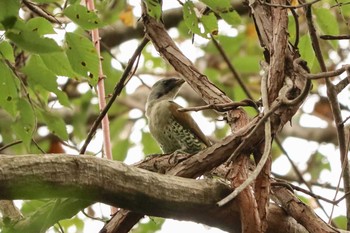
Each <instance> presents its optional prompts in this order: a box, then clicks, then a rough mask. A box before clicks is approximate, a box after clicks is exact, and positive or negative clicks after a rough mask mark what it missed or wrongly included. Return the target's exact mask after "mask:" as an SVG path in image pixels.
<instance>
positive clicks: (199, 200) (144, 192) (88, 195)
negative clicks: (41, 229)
mask: <svg viewBox="0 0 350 233" xmlns="http://www.w3.org/2000/svg"><path fill="white" fill-rule="evenodd" d="M33 190H34V191H33ZM38 190H40V191H38ZM228 192H230V189H229V188H228V186H227V185H225V184H223V183H220V182H218V181H212V180H192V179H184V178H180V177H174V176H167V175H161V174H157V173H153V172H149V171H145V170H142V169H138V168H134V167H129V166H127V165H125V164H123V163H120V162H115V161H109V160H104V159H99V158H96V157H91V156H72V155H64V154H58V155H24V156H17V155H16V156H8V155H1V157H0V198H3V199H33V198H35V199H37V198H63V197H69V198H70V199H67V200H71V198H79V199H80V201H77V202H75V203H76V204H75V205H79V203H82V205H81V207H82V208H84V206H86V205H88V204H89V203H92V202H103V203H106V204H110V205H115V206H120V207H123V208H128V209H131V210H133V211H136V212H142V213H146V214H148V215H154V216H162V217H171V218H176V219H183V220H192V221H196V222H201V223H205V224H207V225H211V226H216V227H219V228H221V229H224V230H228V231H230V232H240V224H239V215H238V208H237V209H233V208H234V207H235V206H237V204H234V203H235V200H234V201H233V205H231V206H230V208H229V209H228V208H226V209H225V208H224V207H223V208H218V207H217V206H216V205H215V203H216V202H217V201H218V200H220V199H221V198H223V197H224V196H225V195H227V193H228ZM67 203H69V202H67ZM63 206H66V205H63ZM270 208H271V213H270V215H269V216H268V223H269V224H268V225H269V229H268V231H267V232H275V233H279V232H287V233H289V232H305V231H304V230H303V228H302V227H301V226H300V225H298V224H296V222H295V220H293V219H292V218H290V217H288V216H287V215H285V214H284V213H283V211H282V212H281V210H280V209H279V207H277V206H275V205H272V206H271V207H270ZM228 214H229V215H228ZM299 214H300V215H298V216H301V215H302V213H299ZM276 219H278V221H276ZM22 224H23V223H22Z"/></svg>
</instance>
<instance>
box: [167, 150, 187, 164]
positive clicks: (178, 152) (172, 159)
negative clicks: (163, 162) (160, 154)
mask: <svg viewBox="0 0 350 233" xmlns="http://www.w3.org/2000/svg"><path fill="white" fill-rule="evenodd" d="M188 154H189V153H187V152H185V151H183V150H182V149H178V150H176V151H174V152H173V153H172V154H171V155H170V157H169V159H168V163H169V164H177V163H178V162H179V159H178V157H179V156H180V155H188Z"/></svg>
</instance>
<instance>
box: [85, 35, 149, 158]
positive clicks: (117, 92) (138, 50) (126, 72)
mask: <svg viewBox="0 0 350 233" xmlns="http://www.w3.org/2000/svg"><path fill="white" fill-rule="evenodd" d="M148 42H149V39H147V38H146V37H144V38H143V40H142V42H141V44H140V45H139V46H138V47H137V48H136V50H135V52H134V54H133V55H132V57H131V58H130V60H129V63H128V65H127V67H126V68H125V70H124V73H123V75H122V77H121V78H120V81H119V82H118V83H117V85H116V86H115V87H114V90H113V94H112V96H111V98H110V99H109V101H108V103H107V105H106V107H105V108H104V109H103V110H102V111H101V113H100V115H99V116H98V117H97V118H96V120H95V121H94V123H93V124H92V126H91V129H90V131H89V133H88V136H87V137H86V140H85V142H84V145H83V146H82V148H81V149H80V154H84V153H85V151H86V148H87V146H88V145H89V143H90V141H91V140H92V138H93V136H94V134H95V132H96V130H97V128H98V126H99V125H100V123H101V121H102V119H103V117H104V116H105V115H106V114H107V112H108V110H109V109H110V107H111V106H112V104H113V102H114V100H115V99H116V98H117V96H119V95H120V93H121V91H122V90H123V88H124V86H125V81H126V80H127V78H128V77H129V75H130V71H131V69H132V67H133V65H134V63H135V60H136V59H137V57H138V56H140V54H141V52H142V50H143V48H144V47H145V46H146V44H147V43H148Z"/></svg>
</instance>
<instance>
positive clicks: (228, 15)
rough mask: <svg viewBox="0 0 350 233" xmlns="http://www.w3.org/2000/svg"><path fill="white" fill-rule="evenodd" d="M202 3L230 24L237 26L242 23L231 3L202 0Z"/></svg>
mask: <svg viewBox="0 0 350 233" xmlns="http://www.w3.org/2000/svg"><path fill="white" fill-rule="evenodd" d="M201 2H203V3H205V4H206V5H207V6H208V7H209V8H210V9H211V10H212V11H214V12H215V13H216V14H218V15H220V16H221V18H222V19H223V20H225V21H226V22H227V23H228V24H230V25H237V24H239V23H240V22H241V18H240V16H239V15H238V13H237V12H236V11H235V10H233V8H232V6H231V1H229V0H220V1H216V0H201Z"/></svg>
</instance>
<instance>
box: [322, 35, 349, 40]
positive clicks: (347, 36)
mask: <svg viewBox="0 0 350 233" xmlns="http://www.w3.org/2000/svg"><path fill="white" fill-rule="evenodd" d="M320 38H321V39H322V40H349V39H350V35H339V36H332V35H322V36H320Z"/></svg>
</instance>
